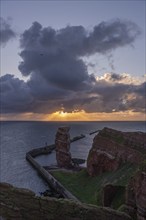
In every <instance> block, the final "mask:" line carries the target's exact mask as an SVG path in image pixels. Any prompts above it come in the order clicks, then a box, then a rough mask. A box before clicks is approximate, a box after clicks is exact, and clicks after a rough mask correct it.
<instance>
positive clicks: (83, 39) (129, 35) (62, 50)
mask: <svg viewBox="0 0 146 220" xmlns="http://www.w3.org/2000/svg"><path fill="white" fill-rule="evenodd" d="M139 33H140V30H139V28H138V27H137V25H136V24H134V23H132V22H124V21H123V22H122V21H120V20H116V21H113V22H110V23H109V22H102V23H100V24H99V25H98V26H95V27H94V29H93V30H92V31H91V32H88V31H87V30H86V29H85V28H84V27H82V26H67V27H66V28H63V29H60V30H54V29H52V28H51V27H48V28H43V27H42V26H41V25H40V24H39V23H38V22H34V23H33V24H32V26H31V27H30V28H29V29H28V30H26V31H25V32H24V33H23V34H22V36H21V48H22V49H23V50H22V52H21V53H20V56H21V58H22V59H23V61H22V62H21V63H20V65H19V70H20V71H21V73H22V74H23V75H24V76H28V75H31V74H32V73H33V74H34V73H35V74H39V75H41V76H42V77H44V78H45V79H46V80H47V81H48V82H49V83H51V84H52V85H55V86H58V87H60V88H66V89H68V90H75V91H76V90H81V89H84V87H86V85H87V84H89V81H91V79H90V76H89V74H88V72H87V67H86V65H85V63H84V62H83V60H82V59H81V57H83V56H89V55H93V54H95V53H102V54H104V53H107V52H109V51H112V50H114V49H116V48H117V47H123V46H125V45H129V44H132V43H133V42H134V40H135V39H136V37H137V36H138V35H139ZM92 78H93V77H92Z"/></svg>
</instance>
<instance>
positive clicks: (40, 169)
mask: <svg viewBox="0 0 146 220" xmlns="http://www.w3.org/2000/svg"><path fill="white" fill-rule="evenodd" d="M53 149H54V147H52V145H51V146H50V150H49V146H48V147H47V150H46V147H42V148H39V149H34V150H32V151H30V152H28V153H27V154H26V159H27V160H28V161H29V162H30V164H31V165H32V166H33V167H34V168H35V169H36V170H37V172H38V173H39V174H40V175H41V176H42V177H43V179H44V180H45V181H46V182H47V183H48V184H49V186H50V187H51V188H52V189H53V190H55V191H56V192H57V193H59V194H60V195H61V196H63V197H64V198H68V199H73V200H75V201H78V202H79V200H78V199H77V198H76V197H75V196H74V195H72V194H71V193H70V192H69V191H68V190H67V189H66V188H65V187H64V186H63V185H62V184H61V183H60V182H58V181H57V180H56V179H55V178H54V177H53V176H52V175H51V174H50V173H49V171H46V170H45V168H44V167H42V166H41V165H40V164H39V163H38V162H37V161H36V160H35V159H34V155H35V156H36V155H37V156H38V155H41V154H42V153H44V152H45V154H47V152H48V153H51V152H52V150H53Z"/></svg>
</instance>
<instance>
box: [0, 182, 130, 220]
mask: <svg viewBox="0 0 146 220" xmlns="http://www.w3.org/2000/svg"><path fill="white" fill-rule="evenodd" d="M1 216H2V217H3V218H4V219H7V220H90V219H92V220H103V219H104V220H132V218H130V216H128V215H127V214H124V213H122V212H118V211H115V210H113V209H110V208H108V209H106V208H100V207H96V206H92V205H90V206H89V205H85V204H81V203H78V202H74V201H71V200H67V199H55V198H49V197H48V198H46V197H45V198H43V197H39V196H36V195H35V193H33V192H32V191H29V190H24V189H20V188H16V187H13V186H12V185H9V184H5V183H0V217H1Z"/></svg>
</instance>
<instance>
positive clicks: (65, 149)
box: [55, 127, 72, 168]
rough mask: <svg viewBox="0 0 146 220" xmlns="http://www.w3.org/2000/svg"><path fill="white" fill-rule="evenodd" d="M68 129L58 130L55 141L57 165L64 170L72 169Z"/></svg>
mask: <svg viewBox="0 0 146 220" xmlns="http://www.w3.org/2000/svg"><path fill="white" fill-rule="evenodd" d="M69 129H70V128H69V127H60V128H58V131H57V133H56V139H55V147H56V159H57V164H58V166H59V167H64V168H71V167H72V160H71V153H70V134H69Z"/></svg>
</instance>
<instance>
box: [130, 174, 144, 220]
mask: <svg viewBox="0 0 146 220" xmlns="http://www.w3.org/2000/svg"><path fill="white" fill-rule="evenodd" d="M126 205H127V207H128V208H127V209H128V213H130V214H131V216H132V217H133V216H134V215H135V214H136V215H137V219H138V220H146V172H143V171H139V172H138V173H137V174H136V175H135V176H134V177H132V178H131V180H130V182H129V184H128V187H127V193H126Z"/></svg>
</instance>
